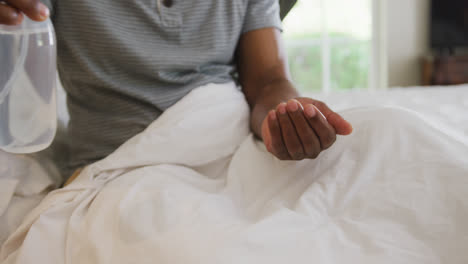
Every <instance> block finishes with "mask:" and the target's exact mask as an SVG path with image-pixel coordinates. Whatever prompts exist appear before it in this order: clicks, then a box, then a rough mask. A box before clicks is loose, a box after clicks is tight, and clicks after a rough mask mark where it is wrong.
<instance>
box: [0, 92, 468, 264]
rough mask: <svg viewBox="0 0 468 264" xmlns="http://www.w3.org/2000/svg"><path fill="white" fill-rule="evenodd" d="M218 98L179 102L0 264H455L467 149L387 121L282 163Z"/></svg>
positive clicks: (93, 171)
mask: <svg viewBox="0 0 468 264" xmlns="http://www.w3.org/2000/svg"><path fill="white" fill-rule="evenodd" d="M248 114H249V113H248V106H247V104H246V103H245V100H244V98H243V95H242V93H241V92H240V91H238V90H237V89H236V87H235V86H234V85H232V84H230V85H208V86H205V87H201V88H198V89H196V90H194V91H192V92H191V93H190V94H189V95H188V96H186V97H185V98H183V99H182V100H181V101H180V102H179V103H177V104H176V105H174V106H173V107H171V108H170V109H169V110H168V111H166V112H165V113H164V114H163V115H162V116H161V117H160V118H159V119H157V120H156V121H155V122H154V123H153V124H152V125H150V127H148V128H147V129H146V130H145V131H144V132H143V133H141V134H139V135H137V136H135V137H134V138H132V139H131V140H130V141H128V142H126V143H125V144H124V145H123V146H122V147H120V148H119V149H118V150H117V151H116V152H115V153H113V154H112V155H110V156H109V157H108V158H106V159H104V160H102V161H100V162H97V163H95V164H93V165H90V166H88V167H87V168H86V169H85V170H84V171H83V172H82V173H81V175H80V176H79V177H78V179H77V180H76V181H74V182H73V183H72V184H71V185H69V186H67V187H66V188H63V189H59V190H56V191H53V192H51V193H50V194H49V195H48V196H47V197H46V198H45V199H44V200H43V201H42V202H41V203H40V205H39V206H38V207H36V208H35V209H34V210H33V211H32V212H31V213H30V214H29V215H28V216H27V217H26V218H25V220H24V221H23V223H22V225H21V226H20V227H19V228H18V229H17V230H16V231H15V232H14V233H13V234H12V235H11V236H10V237H9V239H8V240H7V242H6V243H5V244H4V245H3V247H2V249H1V252H0V262H2V263H112V264H115V263H168V264H177V263H181V264H182V263H184V264H186V263H203V264H207V263H217V264H218V263H268V264H271V263H330V264H331V263H425V264H426V263H460V264H461V263H468V142H466V138H464V137H459V136H457V135H453V134H452V133H451V132H449V131H448V130H447V131H444V130H441V129H439V128H435V126H434V125H433V124H431V123H430V122H427V121H425V120H424V119H422V118H421V117H419V116H418V114H416V113H414V112H411V111H409V110H404V109H399V108H390V107H388V108H386V107H380V108H376V107H373V108H359V109H351V110H347V111H343V112H342V115H343V116H344V117H345V118H347V119H348V120H349V121H351V123H352V124H353V126H354V128H355V131H354V132H353V134H352V135H351V136H347V137H340V138H338V140H337V142H336V144H335V145H334V146H333V147H332V148H331V149H329V150H327V151H325V152H324V153H322V154H321V155H320V156H319V158H318V159H316V160H306V161H300V162H293V161H290V162H284V161H279V160H277V159H275V158H274V157H273V156H272V155H271V154H269V153H268V152H266V150H265V148H264V146H263V144H262V143H261V142H258V141H256V140H255V139H254V138H253V137H252V135H250V134H249V127H248V123H249V122H248Z"/></svg>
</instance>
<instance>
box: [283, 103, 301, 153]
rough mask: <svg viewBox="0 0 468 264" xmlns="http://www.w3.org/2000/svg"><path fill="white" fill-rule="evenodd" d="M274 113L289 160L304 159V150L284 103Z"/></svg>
mask: <svg viewBox="0 0 468 264" xmlns="http://www.w3.org/2000/svg"><path fill="white" fill-rule="evenodd" d="M276 112H277V116H278V120H279V124H280V128H281V135H282V136H283V141H284V144H285V145H286V149H287V150H288V153H289V156H291V159H293V160H301V159H304V157H305V153H304V149H303V147H302V144H301V141H300V140H299V137H298V135H297V133H296V129H295V128H294V125H293V123H292V121H291V119H290V118H289V115H288V113H287V110H286V103H281V104H279V105H278V107H277V109H276Z"/></svg>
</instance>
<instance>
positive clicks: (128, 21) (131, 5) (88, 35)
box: [44, 0, 281, 171]
mask: <svg viewBox="0 0 468 264" xmlns="http://www.w3.org/2000/svg"><path fill="white" fill-rule="evenodd" d="M44 2H45V3H46V4H47V5H48V6H49V7H50V8H51V11H52V20H53V22H54V26H55V30H56V33H57V40H58V41H57V43H58V69H59V74H60V78H61V80H62V83H63V86H64V88H65V90H66V92H67V105H68V110H69V114H70V123H69V127H68V135H67V136H68V138H69V140H70V151H71V153H70V154H71V158H70V163H69V166H68V167H69V168H68V169H69V171H71V170H73V169H76V168H78V167H82V166H84V165H87V164H89V163H91V162H94V161H96V160H99V159H101V158H104V157H105V156H107V155H109V154H110V153H111V152H113V151H114V150H115V149H116V148H117V147H119V146H120V145H121V144H122V143H124V142H125V141H126V140H127V139H129V138H130V137H132V136H134V135H136V134H137V133H139V132H141V131H142V130H144V129H145V128H146V127H147V126H148V125H149V124H150V123H151V122H152V121H154V120H155V119H156V118H157V117H158V116H159V115H160V114H161V112H162V111H164V110H165V109H167V108H168V107H170V106H171V105H172V104H174V103H175V102H177V101H178V100H179V99H181V98H182V97H183V96H184V95H186V94H187V93H188V92H190V91H191V90H192V89H193V88H196V87H198V86H201V85H205V84H208V83H225V82H230V81H232V80H233V79H232V72H233V70H234V65H233V56H234V52H235V48H236V45H237V42H238V40H239V37H240V35H241V34H242V33H244V32H247V31H251V30H255V29H259V28H265V27H277V28H280V27H281V21H280V16H279V4H278V0H99V1H97V0H79V1H78V0H45V1H44Z"/></svg>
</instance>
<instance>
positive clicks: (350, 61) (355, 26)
mask: <svg viewBox="0 0 468 264" xmlns="http://www.w3.org/2000/svg"><path fill="white" fill-rule="evenodd" d="M306 1H307V0H306ZM324 1H326V15H325V16H326V23H327V28H328V32H329V38H330V45H331V47H330V53H331V54H330V78H331V80H330V86H331V88H332V89H333V90H345V89H357V88H368V86H369V70H370V61H371V52H372V50H371V39H372V3H371V0H324Z"/></svg>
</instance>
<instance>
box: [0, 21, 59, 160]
mask: <svg viewBox="0 0 468 264" xmlns="http://www.w3.org/2000/svg"><path fill="white" fill-rule="evenodd" d="M56 54H57V52H56V39H55V33H54V28H53V26H52V23H51V22H50V20H49V19H48V20H46V21H44V22H34V21H32V20H30V19H28V18H27V17H26V16H25V18H24V21H23V23H21V24H20V25H17V26H4V25H0V149H1V150H3V151H6V152H10V153H32V152H37V151H40V150H43V149H45V148H47V147H48V146H49V145H50V144H51V142H52V140H53V138H54V136H55V131H56V127H57V110H56V109H57V106H56V104H57V103H56V57H57V55H56Z"/></svg>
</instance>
